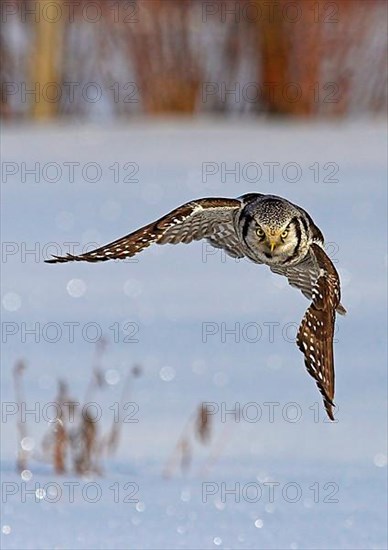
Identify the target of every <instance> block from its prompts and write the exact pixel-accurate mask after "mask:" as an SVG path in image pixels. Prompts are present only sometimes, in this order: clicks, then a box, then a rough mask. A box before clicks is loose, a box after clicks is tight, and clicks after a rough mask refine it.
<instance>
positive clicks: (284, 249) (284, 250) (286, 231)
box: [253, 220, 299, 260]
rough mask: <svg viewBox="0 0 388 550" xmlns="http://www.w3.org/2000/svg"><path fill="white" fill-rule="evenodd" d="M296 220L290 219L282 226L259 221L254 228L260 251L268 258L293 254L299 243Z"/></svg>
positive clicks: (280, 257) (274, 258)
mask: <svg viewBox="0 0 388 550" xmlns="http://www.w3.org/2000/svg"><path fill="white" fill-rule="evenodd" d="M296 223H297V222H296V221H295V220H290V221H287V222H286V223H284V224H283V225H282V226H280V227H273V226H271V225H266V224H265V223H258V222H257V221H256V227H255V228H253V230H254V232H255V234H256V239H257V244H256V248H257V250H258V252H260V253H261V254H263V255H264V256H265V258H267V260H276V259H283V258H285V257H288V256H291V255H292V254H293V252H294V250H295V248H296V247H297V245H298V243H299V238H298V231H297V226H296Z"/></svg>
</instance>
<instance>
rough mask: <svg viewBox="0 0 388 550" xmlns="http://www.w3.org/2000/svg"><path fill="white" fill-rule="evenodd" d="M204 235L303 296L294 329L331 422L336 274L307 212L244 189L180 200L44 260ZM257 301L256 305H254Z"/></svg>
mask: <svg viewBox="0 0 388 550" xmlns="http://www.w3.org/2000/svg"><path fill="white" fill-rule="evenodd" d="M200 239H206V240H207V241H208V242H209V243H210V244H211V245H213V246H214V247H216V248H222V249H223V250H225V252H226V253H227V254H229V255H230V256H233V257H234V258H243V257H247V258H249V259H250V260H251V261H253V262H255V263H257V264H265V265H267V266H268V267H269V268H270V269H271V271H273V272H274V273H276V274H278V275H282V276H284V277H287V279H288V282H289V283H290V285H291V286H294V287H296V288H298V289H299V290H300V291H301V292H302V293H303V295H304V296H306V297H307V298H308V299H309V300H310V301H311V303H310V306H309V308H308V309H307V311H306V313H305V315H304V317H303V319H302V321H301V324H300V327H299V330H298V334H297V339H296V343H297V346H298V348H299V349H300V350H301V351H302V353H303V355H304V359H305V365H306V368H307V371H308V372H309V374H310V375H311V376H313V377H314V379H315V382H316V384H317V386H318V389H319V391H320V392H321V394H322V397H323V401H324V405H325V409H326V412H327V414H328V416H329V418H330V419H331V420H334V416H333V407H334V403H333V398H334V356H333V336H334V324H335V318H336V313H341V314H344V313H345V308H344V307H343V306H342V304H341V303H340V299H341V290H340V280H339V276H338V273H337V271H336V269H335V267H334V265H333V263H332V262H331V260H330V258H329V257H328V256H327V254H326V253H325V251H324V239H323V235H322V233H321V231H320V229H319V228H318V227H317V226H316V225H315V223H314V222H313V220H312V218H311V217H310V215H309V214H308V213H307V212H306V211H305V210H303V208H301V207H300V206H297V205H295V204H293V203H291V202H289V201H288V200H286V199H284V198H282V197H278V196H276V195H263V194H260V193H249V194H246V195H242V196H241V197H238V198H237V199H229V198H221V197H217V198H214V197H213V198H203V199H198V200H194V201H191V202H188V203H185V204H183V205H181V206H179V207H178V208H175V209H174V210H172V211H171V212H170V213H168V214H166V215H165V216H163V217H162V218H160V219H158V220H156V221H154V222H152V223H150V224H148V225H145V226H144V227H141V228H140V229H138V230H136V231H134V232H132V233H130V234H128V235H125V236H124V237H121V238H120V239H118V240H116V241H113V242H111V243H109V244H107V245H105V246H102V247H100V248H97V249H96V250H91V251H90V252H87V253H85V254H81V255H79V256H75V255H72V254H68V255H67V256H54V258H52V259H50V260H46V261H47V262H49V263H64V262H72V261H77V262H78V261H86V262H103V261H107V260H113V259H125V258H130V257H132V256H134V255H136V254H138V253H140V252H141V251H142V250H144V249H145V248H147V247H149V246H150V245H151V244H153V243H155V244H159V245H160V244H178V243H186V244H187V243H190V242H192V241H195V240H200ZM258 306H259V302H258Z"/></svg>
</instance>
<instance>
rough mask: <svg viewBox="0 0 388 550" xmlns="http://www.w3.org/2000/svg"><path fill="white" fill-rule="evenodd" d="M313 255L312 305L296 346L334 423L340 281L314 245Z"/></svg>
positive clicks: (327, 260)
mask: <svg viewBox="0 0 388 550" xmlns="http://www.w3.org/2000/svg"><path fill="white" fill-rule="evenodd" d="M310 255H311V261H312V262H315V263H316V268H317V270H318V277H317V278H316V280H315V282H314V284H313V286H312V302H311V305H310V307H309V308H308V309H307V311H306V313H305V315H304V317H303V319H302V322H301V324H300V326H299V329H298V334H297V338H296V343H297V345H298V347H299V349H300V350H301V351H302V353H303V354H304V358H305V365H306V368H307V371H308V372H309V374H310V375H311V376H312V377H313V378H314V379H315V382H316V384H317V386H318V389H319V391H320V392H321V394H322V397H323V402H324V405H325V409H326V412H327V414H328V416H329V418H330V419H331V420H334V416H333V407H334V403H333V399H334V355H333V338H334V325H335V314H336V309H337V308H338V306H339V304H340V299H341V290H340V281H339V277H338V273H337V271H336V269H335V267H334V265H333V264H332V262H331V260H330V258H329V257H328V256H327V255H326V253H325V251H324V250H323V249H322V247H321V246H319V245H318V244H316V243H313V244H312V245H311V247H310Z"/></svg>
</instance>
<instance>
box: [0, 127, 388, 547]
mask: <svg viewBox="0 0 388 550" xmlns="http://www.w3.org/2000/svg"><path fill="white" fill-rule="evenodd" d="M385 132H386V131H385V125H384V124H383V123H382V122H378V121H364V122H358V123H347V124H338V123H336V124H334V123H333V124H331V123H330V124H329V123H320V124H305V125H302V124H298V125H297V124H289V125H287V124H282V125H280V124H276V123H274V124H269V123H264V122H262V123H252V124H250V123H241V122H239V123H237V122H218V121H212V122H206V121H199V122H190V123H189V122H177V121H170V122H168V121H160V122H158V123H155V122H154V123H152V124H151V123H148V124H147V123H140V122H139V123H133V124H131V125H128V126H107V127H105V128H101V127H99V126H92V125H80V126H77V125H73V126H63V127H61V126H55V127H49V126H48V127H44V126H42V127H39V128H36V127H33V126H20V127H18V126H14V127H9V128H7V127H5V128H3V131H2V134H3V135H2V138H3V139H2V159H3V164H2V204H3V212H2V224H3V225H2V240H3V248H2V272H3V288H2V322H3V323H2V332H3V335H2V341H3V354H2V355H3V360H2V400H3V406H4V407H7V406H8V407H9V406H12V402H14V400H15V397H14V393H13V386H12V366H13V364H14V362H15V361H16V360H17V359H19V358H20V357H24V358H25V360H26V362H27V364H28V368H27V371H26V372H25V375H24V382H25V393H26V402H27V404H28V406H29V408H31V407H32V406H34V404H36V403H37V404H38V405H35V407H36V408H37V410H38V413H37V415H38V417H39V418H37V421H35V420H34V418H33V417H31V416H30V417H29V421H28V423H27V429H28V430H29V435H31V437H33V438H34V440H35V450H36V451H37V452H38V450H39V449H38V445H39V441H40V438H41V435H42V432H43V431H44V430H45V429H46V428H47V421H46V420H47V419H45V417H44V414H43V410H44V407H45V405H46V404H47V403H49V402H50V401H52V400H53V397H54V395H55V391H56V381H57V379H58V378H66V379H67V380H68V381H69V385H70V392H71V394H72V397H74V398H77V399H78V400H80V401H82V400H83V396H84V395H85V391H86V388H87V385H88V382H89V379H90V372H91V363H92V360H93V352H94V344H93V343H92V342H91V340H93V337H94V334H96V333H97V332H98V331H101V333H103V334H104V335H105V336H106V337H107V338H108V340H109V342H110V343H109V345H108V348H107V351H106V355H105V357H104V359H103V363H104V367H106V368H107V369H110V370H111V371H110V378H109V379H110V381H111V385H110V387H109V388H107V389H105V390H104V391H101V392H100V393H98V394H97V395H96V396H95V397H94V398H93V399H94V401H96V402H97V404H98V407H99V408H100V410H101V414H102V416H101V420H100V422H99V424H98V428H99V430H101V431H102V430H104V429H106V428H107V427H109V426H110V424H111V421H112V414H113V413H112V408H110V407H112V405H113V404H114V403H115V402H117V401H118V399H119V396H120V387H121V383H122V380H123V377H124V376H125V373H126V370H127V368H128V366H131V365H133V364H134V363H135V362H139V363H141V364H142V365H143V367H144V374H143V376H142V377H141V378H139V379H138V380H136V382H135V384H134V386H133V390H132V394H131V401H135V402H136V404H137V406H138V411H137V412H136V419H138V420H139V422H137V423H131V424H128V425H125V427H124V433H123V438H122V441H121V445H120V448H119V452H118V454H117V457H115V459H114V460H110V461H106V462H105V464H104V475H103V477H92V478H88V479H80V478H76V477H74V476H73V475H72V474H70V473H69V474H68V475H66V476H63V477H58V476H55V475H54V474H53V473H52V471H51V470H50V468H49V467H48V466H46V465H43V464H42V463H40V462H38V461H31V462H30V464H29V470H30V471H31V473H32V478H31V479H30V480H28V481H23V480H22V479H21V477H20V476H19V475H18V474H16V473H15V467H14V466H15V451H16V444H17V437H16V433H15V425H16V422H15V415H12V414H8V413H9V411H10V409H9V408H8V409H7V408H3V411H2V412H3V415H2V469H1V473H2V506H3V514H2V531H3V534H2V546H3V547H4V548H10V549H11V548H15V549H16V548H31V549H38V548H39V549H40V548H69V549H70V548H74V549H81V548H82V549H84V548H85V549H86V548H88V549H89V548H112V549H113V548H114V549H116V548H117V549H119V548H120V549H124V548H136V549H140V548H144V549H174V548H191V549H197V548H206V549H207V548H209V549H210V548H233V549H239V548H241V549H243V548H252V549H261V548H268V549H269V548H274V549H287V548H290V549H303V548H306V549H310V548H322V549H326V548H333V549H345V548H349V549H350V548H360V549H366V548H368V549H369V548H370V549H372V548H374V549H385V548H386V547H387V530H386V527H387V524H386V497H385V492H386V463H387V459H386V412H387V410H386V332H387V326H386V271H387V254H386V244H387V243H386V214H387V212H386V200H387V186H386V153H385V151H386V145H387V143H386V133H385ZM23 163H25V164H24V165H23ZM36 163H38V164H37V165H36V166H35V164H36ZM69 163H79V164H69ZM88 163H94V164H93V165H91V164H89V165H88ZM126 163H129V164H126ZM204 163H207V164H204ZM223 163H224V164H223ZM236 163H239V164H237V165H236ZM268 163H277V164H271V165H269V164H268ZM290 163H291V164H290ZM271 166H272V168H271ZM34 167H35V168H36V169H37V174H36V177H35V176H34V175H31V174H29V173H26V169H27V170H30V169H31V168H34ZM71 167H73V170H74V177H72V174H71V173H70V172H71V170H70V169H71ZM232 169H235V170H236V172H235V173H225V170H232ZM259 169H261V170H262V176H261V178H260V179H259V177H258V170H259ZM271 169H273V175H274V178H273V180H274V181H272V177H271V175H272V174H271V172H270V170H271ZM205 171H206V173H205ZM213 172H214V174H213V175H212V173H213ZM95 174H97V177H96V179H98V176H101V177H100V179H99V181H95V182H93V181H91V180H92V179H93V178H94V177H95ZM125 178H126V180H125V181H124V179H125ZM56 180H58V181H56ZM72 180H73V181H72ZM291 180H295V181H291ZM336 180H338V181H336ZM252 191H253V192H255V191H257V192H268V193H273V194H279V195H282V196H285V197H287V198H289V199H290V200H292V201H293V202H296V203H297V204H300V205H301V206H303V207H304V208H306V209H307V210H308V211H309V212H310V213H311V215H312V217H313V218H314V220H315V221H316V223H317V224H318V225H319V226H320V227H321V229H322V230H323V232H324V234H325V236H326V240H327V242H328V243H330V244H329V251H330V254H331V256H332V258H333V260H334V261H335V262H336V266H337V268H338V269H339V271H340V273H341V277H342V282H343V303H344V305H345V306H346V307H347V309H348V311H349V314H348V316H347V317H345V318H340V319H339V320H338V331H337V335H336V340H337V341H336V344H335V354H336V382H337V387H336V403H337V404H338V408H337V413H336V416H337V419H338V422H337V423H333V424H329V423H327V422H326V421H325V419H324V414H323V409H322V405H321V399H320V396H319V393H318V391H317V389H316V387H315V384H314V382H313V381H312V379H311V378H310V377H309V376H308V375H307V373H306V372H305V370H304V367H303V359H302V356H301V355H300V353H299V351H298V350H297V348H296V346H295V344H294V343H293V342H292V338H293V335H294V334H295V326H296V324H297V323H299V321H300V319H301V317H302V315H303V312H304V310H305V308H306V307H307V305H308V302H307V301H306V300H305V299H304V298H303V296H302V295H300V293H298V292H297V291H296V290H294V289H291V288H289V287H288V286H287V285H286V284H285V282H284V281H283V280H282V279H281V278H279V277H276V276H275V275H271V274H270V273H269V271H268V270H267V269H266V268H265V267H261V266H257V265H254V264H250V263H248V262H246V261H240V262H236V261H235V260H233V259H231V258H227V259H225V257H223V256H222V255H221V253H220V252H216V253H214V254H210V253H209V250H208V249H207V248H204V247H203V246H202V245H201V243H194V244H192V245H190V246H183V245H182V246H180V247H168V246H167V247H155V248H154V249H149V250H148V251H146V252H144V253H143V255H141V256H140V257H139V260H138V262H123V263H117V262H107V263H104V264H96V265H93V264H67V265H48V264H44V263H43V259H44V257H47V256H48V255H49V253H50V252H54V253H55V252H57V253H61V252H62V253H64V252H67V251H69V249H68V247H69V246H70V245H65V244H64V243H78V244H76V245H74V246H75V251H77V252H80V251H81V249H82V245H83V244H86V243H91V242H94V243H99V244H103V243H106V242H109V241H111V240H113V239H115V238H118V237H120V236H122V235H124V234H125V233H128V232H130V231H131V230H133V229H135V228H137V227H139V226H141V225H144V224H145V223H147V222H149V221H151V220H153V219H156V218H157V217H159V216H160V215H162V214H164V213H165V212H167V211H169V210H171V209H172V208H174V207H175V206H177V205H179V204H181V203H183V202H185V201H188V200H190V199H193V198H197V197H201V196H212V195H214V196H230V197H234V196H238V195H241V194H243V193H246V192H252ZM31 250H34V252H33V253H26V252H27V251H31ZM126 322H127V323H128V322H129V323H131V324H130V325H127V327H126V328H125V327H124V324H125V323H126ZM76 323H78V324H76ZM88 323H89V324H88ZM90 323H93V325H91V324H90ZM238 323H239V324H238ZM71 324H73V325H72V326H73V327H74V337H73V338H71V337H70V336H71V335H70V333H69V326H70V325H71ZM32 326H35V330H36V332H35V334H31V333H28V332H26V331H28V330H29V329H31V327H32ZM93 327H94V328H93ZM110 327H114V328H110ZM93 330H95V331H96V332H93ZM228 330H235V332H234V333H233V334H232V333H228V332H226V331H228ZM89 331H90V332H89ZM128 337H129V340H130V341H129V342H128V341H125V340H126V339H127V340H128ZM201 401H209V402H212V403H214V404H215V405H214V407H215V408H216V407H218V412H217V414H215V415H214V430H215V434H216V436H218V437H221V438H222V434H223V433H226V434H227V437H226V440H225V446H224V447H223V448H222V452H221V453H220V456H219V458H218V460H217V461H216V462H215V464H214V465H213V466H212V468H210V469H208V470H206V468H205V467H204V466H205V465H206V463H207V462H206V461H207V460H208V459H207V457H208V455H209V452H210V453H211V451H209V450H206V449H200V448H199V445H197V447H198V448H197V447H196V449H195V456H194V459H193V464H192V468H191V470H190V472H189V473H188V474H187V475H186V477H182V476H181V475H180V474H179V472H177V474H176V475H175V476H174V477H173V478H172V479H169V480H166V479H164V478H163V477H162V475H161V474H162V470H163V467H164V465H165V462H166V460H167V458H168V456H169V455H170V454H171V451H172V449H173V447H174V445H175V442H176V440H177V438H178V436H179V434H180V433H181V430H182V428H183V426H184V424H185V422H186V420H187V418H188V417H189V416H190V414H191V413H192V411H193V410H195V408H196V407H197V406H198V404H199V403H200V402H201ZM10 403H11V405H9V404H10ZM236 403H238V404H239V405H240V408H241V409H242V410H244V414H243V415H242V418H241V421H240V422H239V423H237V422H233V421H231V420H230V417H231V415H229V422H228V423H227V424H225V423H223V422H222V420H223V416H222V412H223V411H225V409H233V408H234V407H236ZM290 403H294V405H293V406H292V405H290ZM248 404H250V408H249V406H248ZM244 407H245V408H244ZM292 407H294V408H292ZM271 410H272V411H273V417H271V415H270V411H271ZM255 411H256V412H258V411H261V417H260V418H259V416H258V415H257V417H255V416H254V412H255ZM295 411H296V413H297V419H296V421H293V419H294V418H295V416H294V412H295ZM225 426H227V428H225ZM71 482H74V483H73V484H71ZM71 487H73V488H74V496H72V494H71ZM231 489H232V490H233V489H234V490H235V493H230V492H228V491H229V490H231ZM26 490H28V491H30V490H31V492H27V493H26ZM131 491H134V494H133V495H132V499H134V500H135V501H137V502H127V500H128V498H126V497H130V496H131ZM212 493H213V494H212ZM36 495H38V497H40V498H37V497H36ZM93 500H95V502H93ZM53 501H56V502H53Z"/></svg>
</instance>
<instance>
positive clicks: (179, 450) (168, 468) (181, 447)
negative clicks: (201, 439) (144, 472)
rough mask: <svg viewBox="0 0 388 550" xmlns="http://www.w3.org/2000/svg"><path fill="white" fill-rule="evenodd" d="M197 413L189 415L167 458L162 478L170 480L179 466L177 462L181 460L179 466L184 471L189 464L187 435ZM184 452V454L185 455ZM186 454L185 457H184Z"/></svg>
mask: <svg viewBox="0 0 388 550" xmlns="http://www.w3.org/2000/svg"><path fill="white" fill-rule="evenodd" d="M196 415H197V411H195V412H194V413H192V414H191V416H190V417H189V419H188V420H187V422H186V424H185V426H184V428H183V430H182V433H181V435H180V436H179V438H178V441H177V442H176V444H175V447H174V449H173V451H172V453H171V455H170V457H169V459H168V460H167V462H166V465H165V467H164V469H163V474H162V475H163V477H165V478H167V479H168V478H171V477H172V476H173V474H174V472H175V471H176V469H177V466H178V464H179V461H180V460H181V466H182V469H184V468H185V467H186V466H187V465H188V464H189V463H190V459H191V456H189V455H190V449H189V448H188V446H187V443H188V439H189V437H188V436H189V434H190V432H191V428H192V426H193V423H194V421H195V419H196ZM185 450H186V453H185ZM185 454H186V456H184V455H185Z"/></svg>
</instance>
